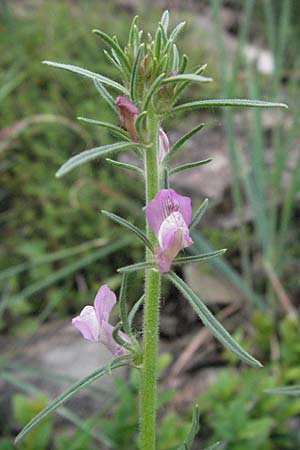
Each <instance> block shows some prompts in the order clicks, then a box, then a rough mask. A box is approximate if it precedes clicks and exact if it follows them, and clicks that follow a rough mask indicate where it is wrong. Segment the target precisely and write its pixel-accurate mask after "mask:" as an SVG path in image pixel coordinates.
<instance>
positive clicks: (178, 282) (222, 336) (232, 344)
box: [167, 272, 262, 367]
mask: <svg viewBox="0 0 300 450" xmlns="http://www.w3.org/2000/svg"><path fill="white" fill-rule="evenodd" d="M167 277H168V278H169V280H170V281H171V282H172V283H173V284H174V286H175V287H177V289H178V290H179V291H180V292H181V293H182V295H183V296H184V297H185V298H186V299H187V300H188V301H189V302H190V304H191V305H192V307H193V308H194V310H195V311H196V313H197V314H198V316H199V318H200V320H201V321H202V322H203V324H204V325H205V326H207V327H208V328H209V329H210V330H211V332H212V333H213V334H214V336H215V337H216V338H217V339H218V340H219V341H220V342H221V343H222V344H223V345H224V346H225V347H226V348H228V349H229V350H231V351H232V353H234V354H235V355H236V356H237V357H238V358H239V359H240V360H241V361H244V362H245V363H247V364H249V365H251V366H254V367H262V364H261V363H260V362H259V361H257V360H256V359H255V358H253V356H251V355H249V353H247V352H246V351H245V350H244V349H243V348H242V347H241V346H240V345H239V344H238V343H237V342H236V341H235V340H234V339H233V337H232V336H231V335H230V334H229V333H228V331H227V330H225V328H224V327H223V326H222V325H221V323H220V322H218V320H217V319H216V318H215V317H214V316H213V315H212V313H211V312H210V311H209V309H208V308H207V307H206V306H205V305H204V303H203V302H202V301H201V300H200V298H199V297H198V296H197V295H196V294H195V293H194V291H193V290H192V289H191V288H190V287H189V286H188V285H187V284H186V283H185V282H184V281H183V280H182V279H181V278H179V277H178V276H177V275H176V274H175V273H174V272H170V273H168V274H167Z"/></svg>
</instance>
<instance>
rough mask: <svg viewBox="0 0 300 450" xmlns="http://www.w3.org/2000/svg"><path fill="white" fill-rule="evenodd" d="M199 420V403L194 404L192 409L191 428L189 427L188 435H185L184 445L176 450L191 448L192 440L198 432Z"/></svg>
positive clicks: (189, 449) (188, 449)
mask: <svg viewBox="0 0 300 450" xmlns="http://www.w3.org/2000/svg"><path fill="white" fill-rule="evenodd" d="M199 420H200V411H199V405H195V407H194V411H193V417H192V425H191V428H190V430H189V432H188V435H187V437H186V440H185V442H184V446H183V447H179V449H178V450H185V449H187V450H191V449H192V445H193V442H194V440H195V437H196V435H197V434H198V432H199V429H200V424H199Z"/></svg>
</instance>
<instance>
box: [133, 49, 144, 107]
mask: <svg viewBox="0 0 300 450" xmlns="http://www.w3.org/2000/svg"><path fill="white" fill-rule="evenodd" d="M144 47H145V44H144V43H143V44H141V45H140V47H139V49H138V53H137V55H136V58H135V60H134V63H133V66H132V70H131V77H130V95H131V98H132V101H133V103H137V100H138V98H137V91H138V77H139V70H140V65H141V59H142V56H143V52H144Z"/></svg>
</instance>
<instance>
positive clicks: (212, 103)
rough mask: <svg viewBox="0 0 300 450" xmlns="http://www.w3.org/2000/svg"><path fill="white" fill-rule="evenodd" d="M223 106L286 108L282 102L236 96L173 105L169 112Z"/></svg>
mask: <svg viewBox="0 0 300 450" xmlns="http://www.w3.org/2000/svg"><path fill="white" fill-rule="evenodd" d="M223 106H235V107H248V108H288V106H287V105H285V104H284V103H273V102H265V101H262V100H248V99H238V98H232V99H230V98H226V99H212V100H199V101H195V102H189V103H183V104H181V105H177V106H174V108H172V109H171V112H172V113H173V112H177V111H185V110H187V109H195V108H221V107H223Z"/></svg>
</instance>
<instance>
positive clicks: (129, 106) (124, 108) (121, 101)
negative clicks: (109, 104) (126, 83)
mask: <svg viewBox="0 0 300 450" xmlns="http://www.w3.org/2000/svg"><path fill="white" fill-rule="evenodd" d="M115 104H116V106H117V107H118V108H119V110H120V122H121V124H122V126H123V127H124V128H125V130H127V131H128V132H129V134H130V136H131V138H132V139H133V140H134V141H135V142H137V141H138V140H139V137H138V135H137V132H136V131H135V125H134V124H135V119H136V116H137V115H138V113H139V111H138V109H137V107H136V106H135V104H134V103H133V102H132V101H131V100H129V98H127V97H124V95H120V96H119V97H117V99H116V102H115Z"/></svg>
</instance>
